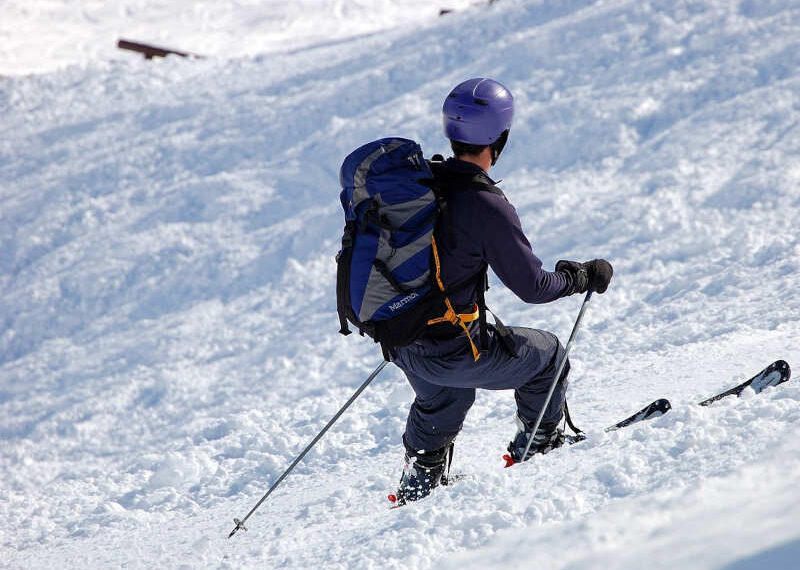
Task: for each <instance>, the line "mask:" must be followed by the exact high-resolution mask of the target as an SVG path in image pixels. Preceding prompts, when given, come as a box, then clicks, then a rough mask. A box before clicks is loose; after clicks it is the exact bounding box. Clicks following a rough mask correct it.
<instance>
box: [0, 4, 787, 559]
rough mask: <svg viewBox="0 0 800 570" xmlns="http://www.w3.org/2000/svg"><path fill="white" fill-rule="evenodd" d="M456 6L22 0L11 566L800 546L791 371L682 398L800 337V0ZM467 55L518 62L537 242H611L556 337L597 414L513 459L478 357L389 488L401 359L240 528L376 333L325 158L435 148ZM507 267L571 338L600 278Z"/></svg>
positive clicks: (7, 197) (547, 258) (512, 159)
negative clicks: (365, 333) (132, 48)
mask: <svg viewBox="0 0 800 570" xmlns="http://www.w3.org/2000/svg"><path fill="white" fill-rule="evenodd" d="M448 5H449V6H448ZM187 6H190V7H188V8H187ZM439 7H440V6H438V5H436V4H435V3H430V2H423V1H422V0H418V1H413V2H392V1H390V0H382V1H379V2H365V1H361V0H338V1H335V2H334V1H333V0H315V1H312V0H303V1H301V2H274V1H260V2H259V1H257V0H251V1H240V0H237V1H223V2H193V3H191V4H187V3H185V2H178V1H177V0H160V1H158V2H156V1H154V0H149V1H148V0H137V1H133V0H125V1H120V2H113V3H111V2H80V3H76V2H69V1H67V0H49V1H44V0H28V1H25V2H23V1H21V0H19V1H15V0H11V1H10V2H5V3H4V4H3V9H2V19H0V38H2V40H3V41H2V42H0V62H2V63H0V65H2V67H1V68H0V75H5V77H0V110H1V111H2V113H1V115H0V116H2V120H0V440H2V445H0V491H1V492H0V551H2V553H3V554H2V556H0V567H2V568H14V569H18V568H62V567H66V568H82V569H94V568H117V567H125V568H155V567H158V568H230V569H234V568H235V569H237V570H238V569H241V568H293V569H307V568H326V569H328V568H330V569H341V568H346V569H359V570H361V569H383V568H398V569H399V568H402V569H409V568H415V569H417V568H418V569H429V568H447V569H456V568H457V569H459V570H463V569H466V568H475V569H479V568H489V567H504V568H531V567H542V568H548V569H551V570H557V569H567V568H569V569H570V570H590V569H591V570H594V569H598V570H599V569H606V568H615V569H629V570H632V569H639V568H658V569H668V568H669V569H682V570H683V569H698V570H699V569H714V570H755V569H762V568H770V569H773V570H774V569H789V568H795V569H796V568H798V562H797V560H798V559H800V525H799V524H798V523H800V515H799V514H798V513H800V493H798V492H797V487H798V483H800V444H798V441H800V439H799V438H798V436H799V435H800V429H799V428H798V425H799V424H800V383H798V382H797V381H791V382H789V383H787V384H784V385H782V386H780V387H778V388H773V389H770V390H767V391H766V392H764V393H762V394H760V395H755V394H754V393H753V392H752V391H747V392H745V393H744V395H743V397H741V398H738V399H735V398H734V399H726V400H723V401H720V402H718V403H717V404H715V405H713V406H710V407H708V408H705V407H699V406H697V405H696V402H698V401H699V400H701V399H703V398H705V397H707V396H710V395H712V394H714V393H716V392H718V391H720V390H722V389H725V388H727V387H730V386H732V385H733V384H735V383H737V382H739V381H741V380H744V379H745V378H746V377H748V376H750V375H752V374H754V373H756V372H758V371H759V370H760V369H761V368H763V367H764V366H766V365H767V364H769V363H770V362H771V361H773V360H775V359H777V358H783V359H786V360H788V361H789V362H790V364H794V365H795V367H796V368H798V370H800V348H798V343H797V338H798V337H800V296H799V295H798V293H797V287H798V285H799V284H800V281H799V280H798V277H797V276H798V272H800V241H799V240H798V236H799V235H800V231H798V229H797V220H798V219H800V191H798V188H799V187H800V97H798V93H800V2H798V1H797V0H742V1H739V2H731V1H727V0H716V1H714V0H707V1H694V0H685V1H680V2H675V1H672V0H605V1H603V0H594V1H591V0H569V1H562V0H558V1H557V0H539V1H534V0H499V1H497V2H494V3H492V4H491V5H488V4H486V3H482V2H468V1H462V2H447V3H445V2H443V3H442V6H441V7H453V8H456V12H454V13H452V14H448V15H447V16H446V17H442V18H439V17H437V14H438V8H439ZM129 32H130V33H129ZM126 35H128V36H131V37H130V39H139V40H147V41H151V42H153V43H159V44H164V45H166V46H167V47H174V48H178V49H184V50H187V51H193V52H197V53H201V54H203V55H207V56H209V57H207V58H205V59H181V58H174V57H173V58H167V59H164V60H154V61H150V62H146V61H144V60H143V59H141V58H140V57H138V56H135V55H133V54H123V53H122V52H118V51H117V50H116V49H115V47H114V45H115V42H116V39H117V38H118V37H125V36H126ZM475 76H492V77H495V78H497V79H498V80H500V81H501V82H503V83H505V84H506V85H507V86H508V87H509V88H510V89H511V91H512V92H513V93H514V96H515V99H516V104H517V113H516V117H515V124H514V127H513V129H512V134H511V138H510V142H509V145H508V147H507V150H506V151H505V152H504V154H503V156H502V158H501V160H500V161H499V163H498V164H497V166H496V167H495V168H494V169H493V170H492V174H493V175H494V177H495V178H502V179H503V180H504V182H502V184H501V186H502V188H503V189H504V190H505V192H506V194H507V196H508V198H509V199H510V201H511V202H512V203H513V204H514V205H515V206H516V208H517V210H518V212H519V214H520V218H521V219H522V222H523V225H524V227H525V229H526V231H527V233H528V235H529V236H530V238H531V241H532V243H533V247H534V251H535V252H536V253H537V254H538V255H539V257H541V258H542V260H543V261H544V263H545V265H546V266H547V267H551V268H552V266H553V265H554V264H555V262H556V261H557V260H559V259H578V260H584V259H591V258H594V257H605V258H606V259H609V260H610V261H611V262H612V263H613V264H614V268H615V276H614V280H613V281H612V284H611V287H610V289H609V291H608V292H607V293H606V294H604V295H602V296H599V295H598V296H595V297H594V299H593V300H592V302H591V304H590V306H589V308H588V312H587V314H586V319H585V324H584V327H583V329H582V330H581V332H580V335H579V337H578V344H577V345H576V347H575V348H574V349H573V352H572V365H573V366H572V374H571V387H570V392H569V401H570V409H571V411H572V414H573V417H574V419H575V421H576V422H577V423H578V425H580V426H581V427H583V428H584V429H585V430H586V431H587V432H588V433H589V439H588V440H587V441H586V442H584V443H581V444H580V445H576V446H572V447H569V448H563V449H559V450H556V451H554V452H553V453H551V454H549V455H547V456H542V457H538V458H536V459H535V460H534V461H531V462H528V463H526V464H523V465H520V466H517V467H514V468H513V469H508V470H506V469H503V468H502V466H503V462H502V460H501V459H500V456H501V455H502V454H503V452H504V448H505V445H506V443H507V442H508V440H509V438H510V437H511V435H512V434H513V432H514V426H513V421H512V418H513V415H514V404H513V398H512V395H511V394H510V393H507V392H491V393H488V392H481V393H479V395H478V399H477V401H476V403H475V406H474V407H473V409H472V410H471V412H470V415H469V416H468V418H467V421H466V423H465V425H464V430H463V432H462V434H461V435H460V436H459V438H458V440H457V442H456V454H455V462H454V466H453V470H454V471H455V472H457V473H462V474H463V475H464V477H463V478H462V479H461V480H459V481H458V482H457V483H456V484H454V485H452V486H449V487H447V488H442V489H439V490H437V492H436V493H435V494H434V495H432V496H431V497H429V498H428V499H426V500H424V501H421V502H419V503H415V504H412V505H409V506H407V507H404V508H402V509H398V510H389V509H388V503H387V501H386V495H387V493H389V492H392V491H393V490H394V489H395V486H396V483H397V480H398V478H399V476H400V471H401V467H402V444H401V439H400V437H401V434H402V431H403V428H404V423H405V417H406V412H407V409H408V405H409V403H410V402H411V400H412V398H413V393H412V391H411V389H410V388H409V386H408V385H407V383H406V381H405V379H404V377H403V375H402V373H401V372H400V371H399V370H397V369H396V368H394V367H393V366H389V367H387V369H386V370H385V371H384V372H383V373H382V374H381V376H379V377H378V379H377V380H375V381H374V383H373V384H372V385H371V386H370V387H369V388H368V389H367V390H366V391H365V392H364V393H363V395H362V396H361V397H360V398H359V399H358V400H357V401H356V403H355V404H354V405H353V407H352V408H351V409H350V410H348V411H347V412H346V414H345V415H344V416H343V417H342V418H341V419H340V420H339V422H338V423H337V424H336V425H335V427H334V428H333V429H332V430H331V431H330V432H329V433H328V434H327V435H326V436H325V438H324V439H323V440H322V441H321V442H320V443H319V444H318V445H317V446H316V447H315V448H314V449H313V451H312V452H311V453H309V455H308V456H307V457H306V458H305V460H304V461H303V462H302V463H301V464H300V465H299V466H298V467H297V469H296V470H295V472H293V473H292V474H291V476H290V477H288V478H287V479H286V480H285V482H284V483H283V484H282V485H281V486H280V487H279V488H278V490H277V491H275V493H274V494H273V495H272V496H271V497H270V498H269V500H268V501H267V502H265V503H264V504H263V505H262V506H261V508H260V509H259V510H258V511H257V512H256V513H255V514H254V515H253V516H252V517H251V518H250V519H249V520H248V523H247V526H248V528H249V531H248V532H246V533H245V532H240V533H238V534H237V535H236V536H234V537H233V538H232V539H230V540H228V539H227V535H228V533H229V532H230V530H231V529H232V528H233V522H232V519H233V517H239V518H241V517H242V516H244V514H245V513H247V511H248V510H249V509H250V508H251V507H252V506H253V505H254V504H255V503H256V501H258V499H259V498H261V496H262V495H263V493H264V492H265V491H266V490H267V488H269V486H270V485H271V484H272V483H274V482H275V481H276V480H277V478H278V477H279V476H280V475H281V474H282V473H283V472H284V470H285V469H286V467H287V466H288V465H289V464H290V462H291V461H292V460H293V459H294V458H295V457H296V456H297V454H298V453H299V452H300V451H301V450H302V449H303V448H304V447H305V445H306V444H307V443H308V442H309V441H311V439H312V438H313V437H314V436H315V435H316V434H317V433H318V431H319V430H320V429H321V428H322V427H323V426H324V425H325V423H326V422H327V421H328V420H329V419H330V418H331V417H332V416H333V415H334V414H335V413H336V411H337V410H338V409H339V407H340V406H341V405H342V404H343V403H344V402H345V401H346V400H347V398H348V397H349V396H350V395H351V394H352V393H353V391H354V390H355V389H356V388H357V387H358V386H359V385H360V384H361V382H362V381H363V380H364V378H365V377H366V376H367V375H368V374H369V373H370V372H371V371H372V370H373V369H374V368H375V367H376V366H377V365H378V364H379V363H380V361H381V357H380V351H379V350H378V349H377V348H376V346H375V345H374V344H373V343H372V342H371V341H369V339H362V338H358V337H356V335H353V336H350V337H347V338H344V337H341V336H340V335H338V334H337V330H338V321H337V318H336V313H335V295H334V281H335V264H334V261H333V259H334V255H335V253H336V251H337V250H338V240H339V237H340V231H341V227H342V225H343V222H342V213H341V209H340V206H339V203H338V192H339V189H338V168H339V166H340V164H341V160H342V159H343V157H344V156H345V155H346V154H347V153H348V152H350V151H351V150H352V149H353V148H355V147H356V146H358V145H360V144H362V143H364V142H367V141H369V140H371V139H375V138H379V137H383V136H390V135H399V136H405V137H409V138H414V139H417V140H419V141H420V142H421V143H422V145H423V148H424V149H425V150H426V153H427V154H429V155H430V154H433V153H435V152H442V153H445V152H446V151H447V146H446V141H445V140H444V139H443V136H442V134H441V131H440V128H441V122H440V115H439V110H440V105H441V102H442V100H443V98H444V97H445V95H446V94H447V93H448V91H449V89H450V88H451V87H452V86H453V85H455V84H456V83H458V82H460V81H462V80H463V79H466V78H468V77H475ZM488 302H489V304H490V306H491V307H492V308H493V309H494V310H495V312H497V313H498V314H500V315H501V316H502V318H503V320H504V321H505V322H506V323H509V324H519V325H528V326H534V327H539V328H545V329H548V330H552V331H554V332H555V333H557V334H558V335H559V336H560V337H561V338H562V339H565V338H566V337H567V335H568V334H569V331H570V329H571V325H572V322H573V319H574V318H575V316H576V315H577V311H578V307H579V304H580V299H579V298H576V297H571V298H567V299H562V300H559V301H557V302H555V303H552V304H549V305H543V306H532V305H525V304H523V303H522V302H521V301H519V300H518V299H516V298H515V297H514V295H513V294H512V293H511V292H510V291H508V290H507V289H505V288H504V287H503V286H502V284H501V283H499V282H498V280H497V279H496V278H493V280H492V288H491V290H490V291H489V293H488ZM658 397H667V398H669V399H670V400H671V401H672V405H673V410H672V411H671V412H670V413H668V414H667V415H665V416H663V417H661V418H658V419H656V420H653V421H650V422H647V423H644V424H641V425H638V426H635V427H631V428H629V429H625V430H621V431H618V432H613V433H608V434H607V433H604V432H603V427H605V426H606V425H609V424H610V423H613V422H614V421H616V420H618V419H621V418H623V417H625V416H627V415H628V414H630V413H632V412H634V411H635V410H637V409H639V408H640V407H642V406H643V405H644V404H646V403H648V402H650V401H651V400H653V399H655V398H658Z"/></svg>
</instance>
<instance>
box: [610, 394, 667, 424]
mask: <svg viewBox="0 0 800 570" xmlns="http://www.w3.org/2000/svg"><path fill="white" fill-rule="evenodd" d="M671 409H672V405H671V404H670V403H669V400H667V399H666V398H659V399H658V400H655V401H653V402H650V403H649V404H648V405H646V406H645V407H644V408H642V409H641V410H639V411H638V412H636V413H635V414H633V415H632V416H630V417H627V418H625V419H624V420H622V421H620V422H617V423H615V424H614V425H611V426H608V427H607V428H606V429H605V431H607V432H608V431H616V430H618V429H620V428H624V427H627V426H629V425H631V424H635V423H637V422H642V421H645V420H649V419H650V418H657V417H658V416H663V415H664V414H666V413H667V412H668V411H670V410H671Z"/></svg>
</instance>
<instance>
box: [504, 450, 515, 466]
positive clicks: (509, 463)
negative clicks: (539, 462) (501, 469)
mask: <svg viewBox="0 0 800 570" xmlns="http://www.w3.org/2000/svg"><path fill="white" fill-rule="evenodd" d="M503 459H505V460H506V467H505V468H506V469H508V468H509V467H511V466H512V465H514V464H515V463H516V461H514V458H513V457H511V456H510V455H508V454H506V455H504V456H503Z"/></svg>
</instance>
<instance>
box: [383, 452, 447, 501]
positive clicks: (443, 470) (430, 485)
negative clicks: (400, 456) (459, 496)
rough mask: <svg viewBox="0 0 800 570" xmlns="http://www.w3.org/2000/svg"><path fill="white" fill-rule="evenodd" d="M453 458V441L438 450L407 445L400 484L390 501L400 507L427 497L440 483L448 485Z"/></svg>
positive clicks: (390, 496)
mask: <svg viewBox="0 0 800 570" xmlns="http://www.w3.org/2000/svg"><path fill="white" fill-rule="evenodd" d="M403 443H405V439H404V440H403ZM452 460H453V442H450V444H449V445H446V446H445V447H443V448H441V449H437V450H436V451H424V450H421V451H417V450H415V449H411V448H410V447H408V445H406V456H405V466H404V467H403V475H402V476H401V477H400V485H399V487H398V488H397V493H396V494H393V495H389V501H390V502H391V503H394V505H395V506H396V507H400V506H403V505H405V504H406V503H407V502H409V501H418V500H419V499H422V498H424V497H427V496H428V495H430V494H431V491H433V489H434V488H436V487H438V486H439V485H447V483H448V480H447V478H448V475H449V473H450V463H451V462H452Z"/></svg>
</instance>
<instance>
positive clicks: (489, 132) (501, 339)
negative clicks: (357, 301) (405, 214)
mask: <svg viewBox="0 0 800 570" xmlns="http://www.w3.org/2000/svg"><path fill="white" fill-rule="evenodd" d="M442 112H443V115H444V117H443V119H444V133H445V136H446V137H447V138H448V139H450V143H451V148H452V151H453V154H454V157H451V158H448V159H447V160H446V161H444V162H439V163H438V164H435V163H432V165H431V166H432V168H433V171H434V174H435V177H436V181H437V183H438V184H439V186H440V188H441V190H442V192H443V193H444V196H445V198H446V207H447V210H446V212H444V213H443V215H442V222H441V223H439V224H437V226H436V232H435V239H436V242H437V244H438V251H439V263H440V268H441V277H442V280H443V281H444V284H445V286H447V287H448V291H449V293H450V298H451V299H452V301H453V305H455V308H456V312H458V313H464V314H468V313H471V312H473V311H475V308H476V307H477V306H478V305H476V302H478V301H479V300H482V298H483V290H484V289H485V270H486V266H487V264H488V266H489V267H491V268H492V270H493V271H494V273H495V274H496V275H497V276H498V277H499V278H500V280H501V281H502V282H503V283H504V284H505V285H506V287H508V288H509V289H511V291H513V292H514V293H515V294H516V295H517V296H518V297H519V298H520V299H522V300H523V301H525V302H527V303H549V302H551V301H555V300H556V299H559V298H561V297H565V296H568V295H573V294H576V293H584V292H586V291H587V290H588V289H589V288H591V289H592V290H593V291H596V292H597V293H603V292H605V290H606V288H607V287H608V284H609V281H610V280H611V276H612V273H613V270H612V267H611V264H610V263H608V262H607V261H605V260H603V259H595V260H592V261H589V262H586V263H578V262H575V261H559V262H558V263H557V265H556V267H555V271H553V272H551V271H546V270H544V269H542V262H541V261H540V260H539V258H537V257H536V255H534V253H533V251H532V249H531V245H530V243H529V241H528V239H527V238H526V237H525V233H524V232H523V230H522V226H521V224H520V220H519V218H518V216H517V213H516V211H515V209H514V207H513V206H512V205H511V204H510V203H509V202H508V200H507V199H506V197H505V196H504V195H503V193H502V191H500V190H499V189H498V188H497V187H496V185H495V182H494V181H493V180H492V179H491V178H489V175H488V171H489V169H490V168H491V166H493V165H494V164H495V163H496V162H497V159H498V158H499V156H500V153H501V152H502V150H503V147H504V146H505V144H506V141H507V140H508V135H509V130H510V128H511V121H512V118H513V115H514V101H513V97H512V95H511V93H510V92H509V90H508V89H506V88H505V87H504V86H503V85H501V84H500V83H498V82H497V81H494V80H492V79H485V78H475V79H469V80H467V81H464V82H463V83H461V84H459V85H457V86H456V87H455V88H454V89H453V90H452V92H451V93H450V94H449V95H448V96H447V98H446V99H445V102H444V105H443V109H442ZM464 284H467V285H466V286H465V285H464ZM468 328H469V331H470V334H471V335H472V339H473V340H472V346H475V345H479V344H480V345H482V346H481V354H480V357H479V358H478V359H477V360H476V359H475V358H474V354H473V352H472V351H471V350H470V344H469V343H467V342H465V341H464V337H465V336H466V335H465V333H464V332H463V331H462V329H461V328H458V327H454V326H452V325H450V324H449V323H442V324H436V325H433V326H429V327H427V329H429V330H428V331H427V332H426V333H425V334H424V335H423V336H422V337H421V338H420V339H418V340H417V341H415V342H414V343H413V344H411V345H408V346H405V347H399V348H395V349H394V351H393V353H394V354H393V356H394V362H395V364H397V366H399V367H400V368H401V369H402V370H403V371H404V372H405V374H406V376H407V378H408V381H409V383H410V384H411V386H412V388H413V389H414V392H415V393H416V398H415V400H414V402H413V404H412V405H411V409H410V411H409V414H408V420H407V423H406V430H405V434H404V435H403V443H404V445H405V448H406V455H405V468H404V469H403V474H402V477H401V480H400V485H399V488H398V491H397V495H396V500H397V501H398V502H399V503H400V504H403V503H405V502H406V501H414V500H418V499H421V498H422V497H425V496H427V495H428V494H430V492H431V491H432V490H433V489H434V488H435V487H436V486H437V485H439V484H440V483H441V482H442V480H443V477H445V478H446V474H447V471H448V470H449V464H450V461H451V459H452V454H453V439H454V438H455V436H456V435H457V434H458V433H459V431H460V430H461V427H462V424H463V422H464V418H465V417H466V415H467V412H468V410H469V409H470V407H471V406H472V404H473V402H474V400H475V389H476V388H483V389H487V390H502V389H509V390H511V389H513V390H514V396H515V399H516V403H517V414H516V424H517V433H516V435H515V436H514V438H513V440H512V441H511V443H509V445H508V451H509V453H510V455H511V457H512V458H513V459H514V460H515V461H526V460H528V459H530V458H531V457H532V456H533V455H534V454H536V453H547V452H548V451H550V450H552V449H554V448H556V447H559V446H560V445H561V444H562V443H563V442H564V434H563V430H562V429H560V428H559V426H558V424H559V422H560V421H561V419H562V417H563V413H564V412H563V409H564V401H565V398H566V391H567V374H568V372H569V362H567V364H566V366H565V368H564V371H563V373H562V375H561V377H560V378H559V380H558V384H557V386H556V389H555V391H554V393H553V397H552V399H551V401H550V403H549V405H548V406H547V409H546V410H545V413H544V416H543V418H542V422H541V425H540V426H539V428H538V429H537V430H536V433H535V434H534V436H533V442H532V444H531V447H530V451H529V452H528V454H527V455H526V456H525V457H520V456H521V455H522V453H523V452H524V450H525V446H526V444H527V442H528V438H529V437H530V435H531V429H532V424H534V423H535V420H536V418H537V416H538V414H539V411H540V410H541V408H542V406H543V404H544V400H545V399H546V395H547V392H548V390H549V388H550V386H551V384H552V382H553V380H554V376H555V372H556V370H555V368H556V366H558V361H559V359H560V357H561V356H562V355H563V354H564V348H563V346H562V345H561V344H560V343H559V341H558V339H557V338H556V336H555V335H554V334H552V333H550V332H545V331H541V330H535V329H531V328H524V327H503V326H502V324H501V323H499V321H498V323H497V324H496V325H495V326H491V325H489V326H486V327H484V331H485V333H484V335H483V336H484V339H483V341H484V342H483V343H481V339H480V338H479V337H480V336H481V334H480V332H479V328H480V327H479V326H478V322H477V318H476V319H475V320H473V321H472V322H470V323H469V325H468Z"/></svg>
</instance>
